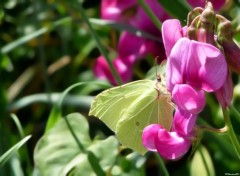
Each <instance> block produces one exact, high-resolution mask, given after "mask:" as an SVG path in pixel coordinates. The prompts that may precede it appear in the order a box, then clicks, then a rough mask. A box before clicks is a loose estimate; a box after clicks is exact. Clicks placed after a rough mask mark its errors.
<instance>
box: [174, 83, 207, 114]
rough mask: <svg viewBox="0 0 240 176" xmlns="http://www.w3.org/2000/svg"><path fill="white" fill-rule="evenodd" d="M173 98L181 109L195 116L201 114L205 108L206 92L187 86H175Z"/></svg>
mask: <svg viewBox="0 0 240 176" xmlns="http://www.w3.org/2000/svg"><path fill="white" fill-rule="evenodd" d="M172 98H173V101H174V103H175V104H176V105H177V107H178V108H179V109H182V110H184V111H188V112H190V113H193V114H198V113H200V112H201V111H202V110H203V108H204V106H205V95H204V91H202V90H196V89H194V88H193V87H191V86H189V85H187V84H177V85H175V86H174V88H173V91H172Z"/></svg>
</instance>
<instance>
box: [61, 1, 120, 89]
mask: <svg viewBox="0 0 240 176" xmlns="http://www.w3.org/2000/svg"><path fill="white" fill-rule="evenodd" d="M61 2H62V4H63V5H64V6H65V7H66V9H67V10H68V11H69V13H70V14H71V16H72V17H73V18H79V17H78V16H76V15H75V14H73V12H72V11H71V10H72V9H74V7H75V8H76V7H77V10H78V13H80V15H81V17H82V19H83V21H84V22H85V23H86V24H87V26H88V28H89V30H90V32H91V34H92V37H93V38H94V40H95V41H96V44H97V47H98V49H99V50H100V52H101V53H102V55H103V56H104V58H105V59H106V61H107V63H108V66H109V68H110V70H111V73H112V74H113V77H114V78H115V80H116V82H117V84H118V85H121V84H122V80H121V78H120V76H119V74H118V73H117V71H116V69H115V68H114V66H113V63H112V62H111V60H110V58H109V57H108V54H107V51H106V49H105V48H104V47H103V45H102V43H101V42H100V39H99V36H98V35H97V33H96V32H95V31H94V29H93V27H92V24H91V23H90V21H89V19H88V17H87V15H86V13H85V10H84V9H83V6H82V2H79V3H78V2H77V3H71V4H69V7H70V8H68V6H66V5H65V1H64V2H63V1H61ZM73 6H74V7H73ZM70 9H71V10H70Z"/></svg>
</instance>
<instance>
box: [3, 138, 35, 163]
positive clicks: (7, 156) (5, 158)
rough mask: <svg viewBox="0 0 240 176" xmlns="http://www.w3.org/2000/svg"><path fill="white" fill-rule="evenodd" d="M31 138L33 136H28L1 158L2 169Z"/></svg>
mask: <svg viewBox="0 0 240 176" xmlns="http://www.w3.org/2000/svg"><path fill="white" fill-rule="evenodd" d="M30 138H31V136H26V137H25V138H23V139H22V140H21V141H19V142H18V143H17V144H15V145H14V146H12V147H11V148H10V149H9V150H8V151H6V152H5V153H4V154H3V155H2V156H0V167H2V166H3V165H4V164H5V163H6V162H7V161H8V160H9V159H10V158H11V157H12V156H13V155H14V154H16V152H17V151H18V149H19V148H21V147H22V146H23V145H24V144H25V143H26V142H27V141H28V140H29V139H30Z"/></svg>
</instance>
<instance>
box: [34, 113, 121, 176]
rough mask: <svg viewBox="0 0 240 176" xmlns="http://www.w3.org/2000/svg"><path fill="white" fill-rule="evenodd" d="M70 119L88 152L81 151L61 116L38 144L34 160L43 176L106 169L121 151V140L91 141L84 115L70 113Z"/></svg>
mask: <svg viewBox="0 0 240 176" xmlns="http://www.w3.org/2000/svg"><path fill="white" fill-rule="evenodd" d="M66 118H67V119H68V121H69V122H70V125H71V127H72V129H73V130H74V133H75V134H76V136H77V138H78V140H79V141H80V142H81V143H82V145H83V146H84V149H85V150H86V151H81V150H80V149H79V147H78V145H77V143H76V141H75V140H74V138H73V136H72V134H71V133H70V131H69V129H68V126H67V124H66V122H65V121H64V119H61V120H60V121H59V122H58V123H57V124H56V125H55V126H54V127H53V128H52V129H51V130H50V131H49V132H47V133H46V134H45V135H44V136H43V137H42V138H41V139H40V140H39V141H38V143H37V145H36V148H35V150H34V160H35V164H36V167H37V169H38V170H39V173H40V175H42V176H48V175H59V176H61V175H68V174H69V175H92V174H94V172H95V171H94V169H95V168H98V167H96V166H98V165H99V166H100V168H99V169H102V170H103V171H104V172H107V171H108V170H109V169H110V168H111V167H112V166H113V163H114V161H115V159H116V155H117V153H118V142H117V140H116V139H115V138H114V137H109V138H107V139H105V140H93V141H92V140H91V138H90V136H89V135H88V134H89V126H88V122H87V121H86V119H85V117H83V116H82V115H80V114H78V113H73V114H69V115H68V116H67V117H66Z"/></svg>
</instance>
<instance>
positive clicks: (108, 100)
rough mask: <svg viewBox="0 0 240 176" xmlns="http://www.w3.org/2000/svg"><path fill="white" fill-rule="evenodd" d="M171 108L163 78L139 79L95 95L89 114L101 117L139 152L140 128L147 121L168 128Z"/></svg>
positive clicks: (123, 142)
mask: <svg viewBox="0 0 240 176" xmlns="http://www.w3.org/2000/svg"><path fill="white" fill-rule="evenodd" d="M173 110H174V107H173V106H172V103H171V95H170V93H169V92H168V91H167V89H166V86H165V83H164V81H163V80H162V78H161V80H160V79H157V80H155V81H153V80H139V81H134V82H131V83H127V84H124V85H121V86H118V87H114V88H110V89H107V90H105V91H103V92H102V93H100V94H99V95H97V96H96V98H95V99H94V101H93V102H92V105H91V109H90V112H89V115H90V116H91V115H93V116H95V117H98V118H99V119H101V120H102V121H103V122H104V123H105V124H106V125H107V126H108V127H109V128H110V129H111V130H112V131H114V132H115V133H116V136H117V138H118V140H119V142H120V143H121V144H122V145H124V146H126V147H128V148H131V149H133V150H135V151H137V152H139V153H141V154H144V153H145V152H146V151H147V150H146V149H145V148H144V146H143V144H142V131H143V129H144V128H145V127H146V126H147V125H149V124H161V125H162V126H163V127H164V128H165V129H167V130H170V128H171V125H172V117H173Z"/></svg>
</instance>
